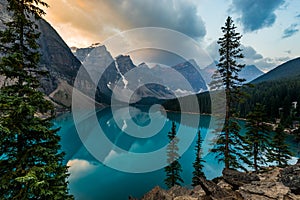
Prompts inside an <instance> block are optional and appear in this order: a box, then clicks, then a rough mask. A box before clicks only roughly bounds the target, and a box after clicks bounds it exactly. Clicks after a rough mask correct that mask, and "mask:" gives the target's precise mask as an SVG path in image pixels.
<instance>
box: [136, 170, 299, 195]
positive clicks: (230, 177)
mask: <svg viewBox="0 0 300 200" xmlns="http://www.w3.org/2000/svg"><path fill="white" fill-rule="evenodd" d="M299 167H300V166H299V164H296V165H294V166H289V167H286V168H284V169H282V168H276V167H275V168H267V169H266V171H264V172H262V173H259V174H254V173H251V172H249V173H243V172H238V171H235V170H224V171H223V176H222V177H220V178H217V179H214V181H209V180H206V179H205V178H201V185H199V186H196V187H194V188H192V189H187V188H185V187H181V186H174V187H172V188H171V189H169V190H164V189H162V188H160V187H158V186H157V187H155V188H154V189H153V190H151V191H150V192H148V193H147V194H145V195H144V196H143V197H142V198H141V199H142V200H160V199H165V200H169V199H170V200H174V199H176V200H208V199H209V200H224V199H231V200H300V195H299V193H298V191H299V186H300V184H299V180H300V174H299V171H300V170H299ZM131 199H134V198H131Z"/></svg>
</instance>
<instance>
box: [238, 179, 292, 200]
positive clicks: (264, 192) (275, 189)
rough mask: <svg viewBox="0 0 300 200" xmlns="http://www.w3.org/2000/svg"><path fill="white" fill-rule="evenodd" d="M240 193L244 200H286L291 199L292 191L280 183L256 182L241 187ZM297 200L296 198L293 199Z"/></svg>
mask: <svg viewBox="0 0 300 200" xmlns="http://www.w3.org/2000/svg"><path fill="white" fill-rule="evenodd" d="M238 192H239V193H240V194H241V195H242V197H243V198H244V199H255V200H271V199H276V200H286V199H291V198H289V197H290V192H291V191H290V189H289V188H288V187H286V186H284V185H283V184H282V183H280V182H265V181H262V182H259V181H254V182H252V183H251V184H245V185H243V186H241V187H240V189H239V190H238ZM292 199H295V198H292Z"/></svg>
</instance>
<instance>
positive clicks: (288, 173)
mask: <svg viewBox="0 0 300 200" xmlns="http://www.w3.org/2000/svg"><path fill="white" fill-rule="evenodd" d="M280 175H281V177H280V179H279V180H280V181H281V182H282V183H283V184H284V185H285V186H287V187H289V188H290V189H291V191H292V192H293V193H294V194H299V195H300V163H297V164H296V165H293V166H289V167H286V168H284V169H282V171H281V173H280Z"/></svg>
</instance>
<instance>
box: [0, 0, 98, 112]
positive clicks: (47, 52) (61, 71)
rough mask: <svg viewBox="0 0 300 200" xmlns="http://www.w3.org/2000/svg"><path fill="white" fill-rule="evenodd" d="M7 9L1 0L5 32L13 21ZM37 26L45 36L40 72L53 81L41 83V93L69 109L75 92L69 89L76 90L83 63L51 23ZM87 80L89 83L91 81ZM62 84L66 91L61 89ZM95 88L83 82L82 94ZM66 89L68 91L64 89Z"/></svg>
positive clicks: (0, 20) (0, 18)
mask: <svg viewBox="0 0 300 200" xmlns="http://www.w3.org/2000/svg"><path fill="white" fill-rule="evenodd" d="M6 7H7V1H6V0H0V28H1V29H4V28H5V26H4V24H3V23H4V22H6V21H8V20H9V19H10V14H9V13H8V11H7V9H6ZM37 25H38V27H39V31H40V32H41V35H40V38H39V40H38V43H39V45H40V53H41V59H40V68H41V69H43V70H47V71H48V72H49V77H43V78H41V80H40V81H41V91H43V92H44V93H45V94H46V95H48V96H49V97H50V99H51V100H53V101H55V102H57V103H58V104H56V105H64V106H69V105H70V103H71V96H72V94H71V93H70V92H72V90H70V89H69V86H70V87H71V86H73V84H74V80H75V77H76V75H77V72H78V70H79V68H80V66H81V63H80V61H79V60H78V59H77V58H76V57H75V56H74V55H73V54H72V52H71V50H70V48H69V47H68V46H67V45H66V43H65V42H64V41H63V39H62V38H61V37H60V36H59V34H58V33H57V32H56V31H55V30H54V29H53V28H52V27H51V25H50V24H49V23H48V22H46V21H45V20H43V19H42V20H39V21H37ZM87 80H89V79H88V78H87ZM61 84H63V86H64V87H60V85H61ZM91 84H92V83H91V81H86V82H82V84H81V88H82V90H83V91H87V90H88V88H91ZM66 87H67V88H68V89H64V88H66ZM53 93H54V94H53ZM55 93H58V95H57V94H55ZM65 97H68V98H65ZM61 98H63V99H61Z"/></svg>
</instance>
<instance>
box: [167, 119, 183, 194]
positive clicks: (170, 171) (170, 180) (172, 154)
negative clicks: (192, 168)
mask: <svg viewBox="0 0 300 200" xmlns="http://www.w3.org/2000/svg"><path fill="white" fill-rule="evenodd" d="M168 138H169V140H170V143H169V144H168V147H167V156H168V159H167V162H168V163H169V165H168V166H166V167H165V172H166V178H165V184H166V185H167V187H168V188H171V187H172V186H174V185H180V183H183V180H182V178H181V176H180V172H182V168H181V165H180V163H179V161H178V159H179V155H178V153H177V152H178V146H177V144H178V142H179V141H178V138H177V137H176V125H175V122H172V129H171V131H170V132H169V133H168Z"/></svg>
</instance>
